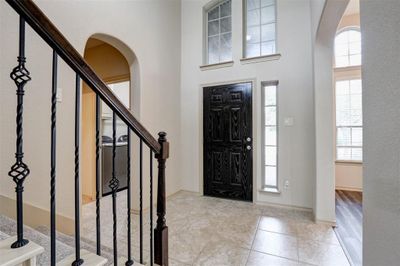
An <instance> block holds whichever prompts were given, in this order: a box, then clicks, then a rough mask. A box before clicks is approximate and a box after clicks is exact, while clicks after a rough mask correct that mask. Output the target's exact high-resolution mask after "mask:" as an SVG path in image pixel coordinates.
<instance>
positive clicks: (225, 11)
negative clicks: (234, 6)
mask: <svg viewBox="0 0 400 266" xmlns="http://www.w3.org/2000/svg"><path fill="white" fill-rule="evenodd" d="M230 15H231V1H227V2H225V3H223V4H222V5H221V18H223V17H226V16H230Z"/></svg>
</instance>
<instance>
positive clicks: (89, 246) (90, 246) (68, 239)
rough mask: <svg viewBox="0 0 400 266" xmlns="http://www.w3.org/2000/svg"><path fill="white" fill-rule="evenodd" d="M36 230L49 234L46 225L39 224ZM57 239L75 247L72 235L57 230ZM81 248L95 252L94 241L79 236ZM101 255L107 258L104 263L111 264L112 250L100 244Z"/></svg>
mask: <svg viewBox="0 0 400 266" xmlns="http://www.w3.org/2000/svg"><path fill="white" fill-rule="evenodd" d="M36 230H37V231H38V232H40V233H42V234H44V235H46V236H48V237H49V236H50V229H49V228H48V227H47V226H39V227H37V228H36ZM56 238H57V241H59V242H62V243H64V244H66V245H68V246H70V247H71V248H73V249H74V248H75V238H74V237H73V236H70V235H67V234H63V233H61V232H57V234H56ZM81 249H86V250H88V251H90V252H91V253H94V254H96V243H95V242H93V241H91V240H88V239H85V238H83V237H81ZM101 256H102V257H104V258H106V259H107V264H106V265H112V261H113V259H112V258H113V251H112V249H110V248H108V247H105V246H101Z"/></svg>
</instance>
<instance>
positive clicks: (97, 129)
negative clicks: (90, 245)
mask: <svg viewBox="0 0 400 266" xmlns="http://www.w3.org/2000/svg"><path fill="white" fill-rule="evenodd" d="M100 182H101V181H100V96H99V95H98V94H96V254H97V255H99V256H101V235H100V234H101V233H100V232H101V231H100Z"/></svg>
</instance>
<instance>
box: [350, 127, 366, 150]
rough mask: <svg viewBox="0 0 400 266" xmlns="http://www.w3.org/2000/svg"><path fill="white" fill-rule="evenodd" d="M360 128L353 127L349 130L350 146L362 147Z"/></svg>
mask: <svg viewBox="0 0 400 266" xmlns="http://www.w3.org/2000/svg"><path fill="white" fill-rule="evenodd" d="M362 138H363V135H362V128H360V127H353V128H352V129H351V144H352V146H362Z"/></svg>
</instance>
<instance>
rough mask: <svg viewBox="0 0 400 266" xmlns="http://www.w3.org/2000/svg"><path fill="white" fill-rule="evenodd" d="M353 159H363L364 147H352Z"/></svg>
mask: <svg viewBox="0 0 400 266" xmlns="http://www.w3.org/2000/svg"><path fill="white" fill-rule="evenodd" d="M351 160H353V161H362V149H361V148H353V149H351Z"/></svg>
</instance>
